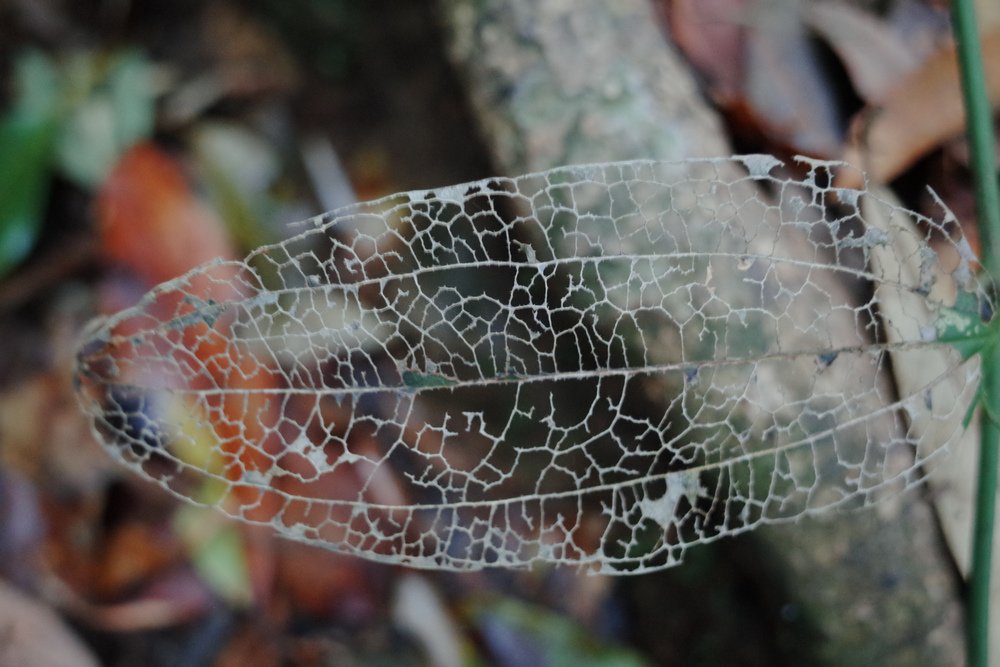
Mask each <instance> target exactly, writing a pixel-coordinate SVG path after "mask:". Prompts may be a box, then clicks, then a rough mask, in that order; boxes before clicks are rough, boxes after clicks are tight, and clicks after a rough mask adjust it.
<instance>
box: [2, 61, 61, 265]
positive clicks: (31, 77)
mask: <svg viewBox="0 0 1000 667" xmlns="http://www.w3.org/2000/svg"><path fill="white" fill-rule="evenodd" d="M14 77H15V88H16V91H17V92H16V97H15V99H14V103H13V106H12V108H11V109H10V110H9V111H8V112H7V113H6V114H5V115H4V116H3V118H0V276H3V275H5V274H6V273H8V272H10V270H11V269H13V268H14V267H15V266H16V265H17V264H18V263H20V262H21V260H23V259H24V257H25V256H26V255H27V254H28V252H30V251H31V248H32V247H33V246H34V244H35V239H36V238H37V236H38V231H39V229H40V227H41V219H42V215H43V213H44V207H45V200H46V195H47V193H48V187H49V162H50V156H51V152H52V151H51V149H52V142H53V139H54V136H55V128H56V113H57V112H56V107H57V104H56V100H57V97H58V86H57V84H56V76H55V71H54V69H53V68H52V66H51V64H50V63H49V62H48V60H46V59H45V58H44V56H41V55H40V54H37V53H34V52H31V53H28V54H26V55H25V56H23V57H22V58H21V60H19V61H18V62H17V64H16V65H15V70H14Z"/></svg>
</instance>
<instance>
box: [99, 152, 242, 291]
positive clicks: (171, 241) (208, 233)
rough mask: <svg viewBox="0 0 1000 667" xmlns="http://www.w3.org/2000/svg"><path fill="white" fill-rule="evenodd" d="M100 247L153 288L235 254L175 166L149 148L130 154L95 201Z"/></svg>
mask: <svg viewBox="0 0 1000 667" xmlns="http://www.w3.org/2000/svg"><path fill="white" fill-rule="evenodd" d="M96 210H97V219H98V225H99V229H100V237H101V246H102V248H103V250H104V253H105V255H106V256H107V258H108V259H110V260H111V261H113V262H115V263H117V264H121V265H122V266H125V267H127V268H128V269H130V270H131V271H132V272H133V273H134V274H135V275H137V276H139V277H140V278H142V280H143V281H145V282H146V283H147V284H150V285H154V284H157V283H160V282H163V281H164V280H169V279H170V278H173V277H175V276H178V275H180V274H182V273H185V272H187V271H188V270H190V269H192V268H194V267H196V266H198V265H199V264H203V263H204V262H207V261H209V260H212V259H215V258H217V257H224V258H226V259H233V258H234V257H235V254H236V253H235V250H234V248H233V247H232V244H231V243H230V241H229V238H228V235H227V234H226V230H225V227H224V226H223V224H222V221H221V220H220V219H219V217H218V216H217V215H215V213H214V212H213V211H212V210H211V209H209V208H208V207H206V206H205V205H204V204H203V203H202V202H201V201H200V200H198V198H197V197H195V195H194V193H193V192H192V190H191V186H190V184H189V183H188V181H187V179H186V178H185V177H184V172H183V170H182V169H181V167H180V165H179V164H177V162H176V160H174V159H173V158H172V157H170V156H169V155H167V154H166V153H165V152H163V151H162V150H161V149H159V148H157V147H156V146H154V145H153V144H149V143H144V144H139V145H136V146H134V147H133V148H131V149H130V150H128V151H127V152H126V153H125V154H124V155H123V156H122V158H121V160H120V161H119V162H118V164H117V165H116V166H115V168H114V169H113V170H112V171H111V174H110V175H109V176H108V179H107V181H105V183H104V185H103V186H102V187H101V189H100V192H98V195H97V208H96Z"/></svg>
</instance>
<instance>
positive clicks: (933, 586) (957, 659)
mask: <svg viewBox="0 0 1000 667" xmlns="http://www.w3.org/2000/svg"><path fill="white" fill-rule="evenodd" d="M440 9H441V13H442V18H443V20H444V24H445V27H446V33H447V38H448V40H449V49H450V54H451V58H452V61H453V63H454V64H455V66H456V68H457V70H458V72H459V74H460V76H461V78H462V79H463V80H464V82H465V85H466V90H467V94H468V98H469V101H470V104H471V105H472V107H473V109H474V111H475V113H476V115H477V117H478V121H479V123H480V126H481V130H482V133H483V135H484V137H485V140H486V143H487V146H488V147H489V149H490V151H491V153H492V156H493V159H494V162H495V166H496V167H497V169H498V170H499V171H500V172H502V173H504V174H507V175H516V174H520V173H525V172H530V171H537V170H542V169H548V168H550V167H553V166H557V165H560V164H572V163H584V162H605V161H612V160H621V159H633V158H656V159H671V160H673V159H684V158H690V157H712V156H725V155H729V154H730V153H731V148H730V146H729V145H728V142H727V139H726V136H725V132H724V130H723V127H722V124H721V122H720V119H719V118H718V117H717V115H716V114H715V113H714V112H713V111H712V110H711V109H710V108H709V106H708V105H707V104H706V103H705V101H704V100H703V99H702V98H701V96H700V93H699V91H698V89H697V86H696V84H695V82H694V80H693V78H692V76H691V75H690V73H689V71H688V70H687V69H686V66H685V65H684V63H683V61H682V60H681V59H680V57H679V56H678V55H677V53H676V52H675V51H674V50H673V49H672V48H671V46H670V44H669V43H668V40H667V39H666V38H665V36H664V34H663V33H662V32H661V30H660V28H659V25H660V19H659V17H658V16H657V15H656V13H655V11H654V8H653V7H652V5H651V4H650V3H648V2H646V1H645V0H615V1H614V2H604V1H603V0H575V1H574V2H569V1H568V0H440ZM842 289H846V288H842ZM753 535H754V536H753V537H752V538H740V539H756V540H758V541H759V550H760V551H761V552H763V553H764V554H766V555H767V557H768V558H769V559H771V562H770V563H769V564H768V567H767V570H768V572H770V573H772V575H773V576H774V577H775V578H776V580H775V581H774V582H773V585H774V586H776V587H777V588H778V589H779V590H782V591H785V592H787V594H788V595H790V596H791V597H790V598H789V599H788V604H787V606H788V608H789V609H794V610H797V613H798V614H800V615H801V616H803V617H804V618H807V619H808V620H809V622H810V623H811V624H812V626H813V627H815V629H816V630H817V631H818V632H816V633H815V634H814V635H812V638H813V641H815V644H814V645H813V646H811V647H809V648H808V653H809V654H811V655H814V656H815V659H816V662H815V663H814V664H822V665H829V666H839V665H845V666H846V665H858V664H872V665H874V664H878V665H899V666H902V665H928V664H934V665H959V664H961V663H962V662H963V657H964V656H963V646H962V641H961V638H962V631H961V608H960V605H959V602H958V591H957V577H956V576H955V574H954V566H953V565H952V563H951V561H950V558H949V557H948V555H947V553H946V550H945V549H944V547H943V544H942V541H941V539H940V536H939V533H938V527H937V525H936V523H935V520H934V516H933V512H932V511H931V509H930V507H929V505H928V503H927V502H926V501H925V499H924V498H922V497H921V495H920V494H918V493H909V494H906V495H905V496H903V497H901V498H895V499H892V500H888V501H885V502H884V503H882V504H880V505H879V506H878V507H876V508H874V509H868V510H866V511H863V512H853V513H844V514H840V513H838V514H828V515H825V516H821V517H816V518H809V519H805V520H803V521H799V522H797V523H796V524H795V525H783V526H773V527H771V526H769V527H765V528H763V529H761V530H759V531H757V532H756V533H754V534H753ZM681 567H683V565H682V566H681ZM768 585H770V583H769V584H768ZM671 609H677V607H675V606H673V605H670V606H667V605H665V607H664V611H663V613H664V614H667V613H683V611H682V610H678V611H675V612H672V611H670V610H671ZM705 630H706V632H710V631H711V628H706V629H705ZM719 657H720V658H721V657H722V656H719Z"/></svg>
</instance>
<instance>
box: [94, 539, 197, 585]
mask: <svg viewBox="0 0 1000 667" xmlns="http://www.w3.org/2000/svg"><path fill="white" fill-rule="evenodd" d="M183 556H184V552H183V549H182V547H181V544H180V543H179V542H178V541H177V538H176V536H175V535H173V534H172V533H171V532H170V531H168V530H164V529H162V528H161V529H158V528H156V527H155V526H152V525H149V524H146V523H140V522H138V521H130V522H127V523H123V524H121V525H120V526H118V527H117V529H116V530H115V531H114V533H113V534H112V535H111V537H110V538H109V539H108V541H107V543H106V544H105V545H104V553H103V557H102V558H101V559H100V560H99V561H98V572H97V590H98V592H99V594H100V595H101V596H102V597H107V598H117V597H121V595H122V593H123V592H124V591H125V590H126V589H129V588H131V587H133V586H135V585H136V584H139V583H142V582H145V581H147V580H149V579H151V578H152V577H153V576H154V575H155V574H157V573H160V572H162V571H163V570H164V569H165V568H167V567H168V566H170V565H174V564H176V563H178V562H179V561H180V560H181V559H182V558H183Z"/></svg>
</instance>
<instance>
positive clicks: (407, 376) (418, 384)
mask: <svg viewBox="0 0 1000 667" xmlns="http://www.w3.org/2000/svg"><path fill="white" fill-rule="evenodd" d="M454 384H457V383H456V382H455V381H454V380H452V379H449V378H446V377H445V376H443V375H435V374H433V373H417V372H416V371H403V385H404V386H406V387H409V388H410V389H422V388H424V387H450V386H452V385H454Z"/></svg>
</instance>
